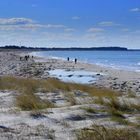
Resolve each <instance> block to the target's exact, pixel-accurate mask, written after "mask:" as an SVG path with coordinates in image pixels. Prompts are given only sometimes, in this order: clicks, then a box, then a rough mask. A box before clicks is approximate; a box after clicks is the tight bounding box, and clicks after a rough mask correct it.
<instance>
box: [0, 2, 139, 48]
mask: <svg viewBox="0 0 140 140" xmlns="http://www.w3.org/2000/svg"><path fill="white" fill-rule="evenodd" d="M4 45H25V46H31V47H106V46H122V47H127V48H133V49H140V0H1V1H0V46H4Z"/></svg>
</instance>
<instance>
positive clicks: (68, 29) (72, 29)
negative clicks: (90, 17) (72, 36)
mask: <svg viewBox="0 0 140 140" xmlns="http://www.w3.org/2000/svg"><path fill="white" fill-rule="evenodd" d="M65 31H66V32H74V31H76V30H75V29H74V28H66V29H65Z"/></svg>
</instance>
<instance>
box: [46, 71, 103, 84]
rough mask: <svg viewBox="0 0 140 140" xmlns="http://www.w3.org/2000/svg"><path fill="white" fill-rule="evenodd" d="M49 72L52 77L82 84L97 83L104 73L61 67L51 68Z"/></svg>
mask: <svg viewBox="0 0 140 140" xmlns="http://www.w3.org/2000/svg"><path fill="white" fill-rule="evenodd" d="M49 74H50V76H51V77H56V78H58V79H60V80H62V81H64V82H74V83H81V84H91V83H95V82H96V80H97V79H98V77H99V76H101V75H103V74H100V75H99V74H98V73H95V72H89V71H66V70H61V69H56V70H50V71H49ZM97 74H98V75H97Z"/></svg>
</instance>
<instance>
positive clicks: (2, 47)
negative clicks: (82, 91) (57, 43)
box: [0, 45, 134, 51]
mask: <svg viewBox="0 0 140 140" xmlns="http://www.w3.org/2000/svg"><path fill="white" fill-rule="evenodd" d="M11 49H12V50H24V51H129V50H131V51H132V50H134V49H128V48H125V47H114V46H112V47H90V48H86V47H85V48H80V47H70V48H57V47H53V48H47V47H26V46H16V45H6V46H1V47H0V50H11Z"/></svg>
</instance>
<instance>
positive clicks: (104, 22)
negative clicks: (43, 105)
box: [99, 21, 120, 27]
mask: <svg viewBox="0 0 140 140" xmlns="http://www.w3.org/2000/svg"><path fill="white" fill-rule="evenodd" d="M99 25H100V26H104V27H111V26H120V24H118V23H115V22H112V21H103V22H100V23H99Z"/></svg>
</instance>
